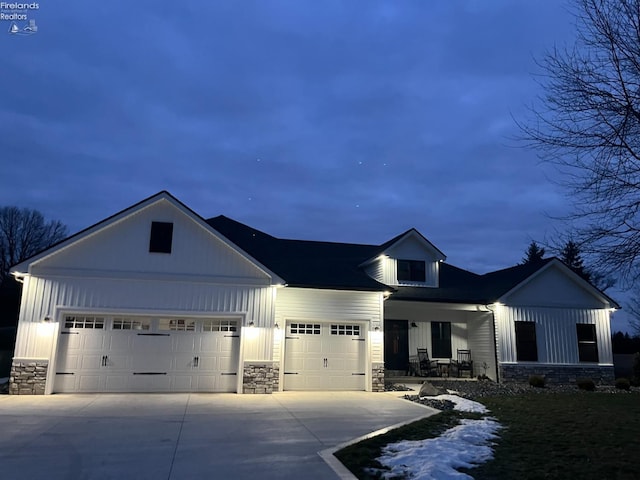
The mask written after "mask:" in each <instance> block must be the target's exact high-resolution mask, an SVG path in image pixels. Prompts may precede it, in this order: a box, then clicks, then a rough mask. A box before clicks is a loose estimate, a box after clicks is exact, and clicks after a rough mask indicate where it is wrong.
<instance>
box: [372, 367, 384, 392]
mask: <svg viewBox="0 0 640 480" xmlns="http://www.w3.org/2000/svg"><path fill="white" fill-rule="evenodd" d="M371 391H372V392H384V363H374V364H372V365H371Z"/></svg>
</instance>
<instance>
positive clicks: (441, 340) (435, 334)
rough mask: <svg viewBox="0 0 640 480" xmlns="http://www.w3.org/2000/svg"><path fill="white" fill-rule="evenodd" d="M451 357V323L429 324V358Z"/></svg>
mask: <svg viewBox="0 0 640 480" xmlns="http://www.w3.org/2000/svg"><path fill="white" fill-rule="evenodd" d="M451 355H452V350H451V322H431V358H451Z"/></svg>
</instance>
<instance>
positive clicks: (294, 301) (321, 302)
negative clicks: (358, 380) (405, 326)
mask: <svg viewBox="0 0 640 480" xmlns="http://www.w3.org/2000/svg"><path fill="white" fill-rule="evenodd" d="M382 306H383V303H382V293H381V292H358V291H341V290H319V289H304V288H292V287H286V288H278V289H277V290H276V305H275V322H276V323H278V325H279V327H280V330H279V332H278V333H276V335H275V342H274V343H275V344H276V346H275V347H274V360H279V361H280V362H281V366H280V371H281V375H282V374H283V372H284V369H283V367H284V364H283V362H284V357H285V352H284V348H283V347H284V346H283V342H282V338H283V336H284V333H283V331H284V329H286V325H287V322H296V321H298V322H304V321H317V322H354V323H360V324H363V327H364V328H365V332H367V336H366V338H367V344H368V351H367V361H366V363H367V365H368V366H369V367H368V369H367V376H366V384H367V390H371V366H372V365H375V364H380V363H382V362H383V361H384V359H383V358H382V355H383V353H382V352H383V350H382V335H381V333H379V332H381V331H382V317H383V314H382ZM375 327H379V329H380V330H379V332H374V331H372V330H373V329H374V328H375ZM275 355H278V357H276V356H275ZM282 378H283V377H281V382H280V385H283V381H282Z"/></svg>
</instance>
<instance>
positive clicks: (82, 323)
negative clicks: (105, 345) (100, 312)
mask: <svg viewBox="0 0 640 480" xmlns="http://www.w3.org/2000/svg"><path fill="white" fill-rule="evenodd" d="M64 328H104V318H102V317H77V316H71V315H68V316H66V317H65V319H64Z"/></svg>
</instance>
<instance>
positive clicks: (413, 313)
mask: <svg viewBox="0 0 640 480" xmlns="http://www.w3.org/2000/svg"><path fill="white" fill-rule="evenodd" d="M385 318H386V319H390V320H407V321H408V322H409V355H416V354H417V349H418V348H425V347H426V348H427V350H428V352H429V355H431V352H432V349H431V322H451V355H452V357H454V358H455V356H456V352H457V350H458V349H470V350H471V355H472V358H473V361H474V374H475V375H479V374H481V373H484V371H485V370H484V368H483V367H482V366H483V363H484V362H486V363H487V366H488V368H487V375H488V376H489V377H490V378H493V379H495V378H496V360H495V358H496V357H495V338H494V335H493V325H492V321H493V319H492V315H491V313H490V312H483V311H477V309H476V308H475V307H474V306H472V305H455V306H454V305H451V306H443V305H442V304H441V305H431V304H428V303H424V302H408V301H405V302H403V301H387V302H386V303H385ZM412 323H415V324H416V327H411V324H412ZM441 360H446V359H441Z"/></svg>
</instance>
